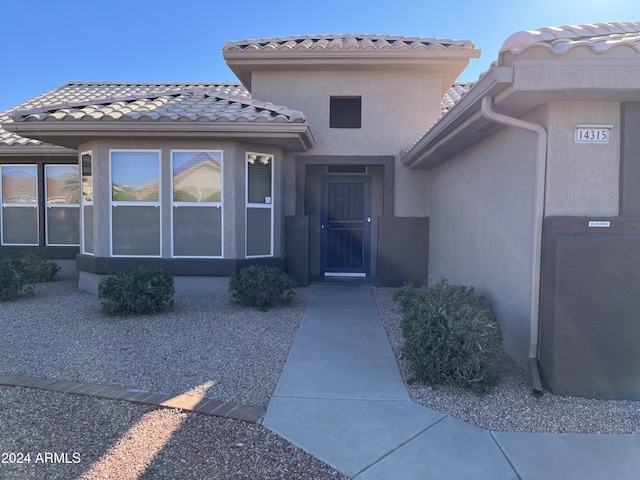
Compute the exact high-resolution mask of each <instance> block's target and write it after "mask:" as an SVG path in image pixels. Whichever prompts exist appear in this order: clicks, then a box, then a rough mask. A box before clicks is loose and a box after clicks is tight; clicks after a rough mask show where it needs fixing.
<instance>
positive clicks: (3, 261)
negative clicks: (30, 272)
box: [0, 257, 33, 302]
mask: <svg viewBox="0 0 640 480" xmlns="http://www.w3.org/2000/svg"><path fill="white" fill-rule="evenodd" d="M23 290H24V291H25V292H26V293H29V294H32V293H33V285H31V284H30V282H29V280H28V278H27V275H26V273H25V268H24V262H23V261H22V260H21V259H20V258H10V257H4V258H0V302H2V301H5V300H10V299H11V298H13V297H15V296H16V295H18V294H19V293H20V292H22V291H23Z"/></svg>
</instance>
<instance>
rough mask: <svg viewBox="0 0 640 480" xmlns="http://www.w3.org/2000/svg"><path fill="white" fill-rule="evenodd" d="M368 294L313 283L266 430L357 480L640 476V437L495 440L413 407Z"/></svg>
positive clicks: (347, 282) (515, 436)
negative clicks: (306, 308)
mask: <svg viewBox="0 0 640 480" xmlns="http://www.w3.org/2000/svg"><path fill="white" fill-rule="evenodd" d="M370 287H371V285H370V284H369V283H368V282H367V281H364V280H354V279H341V280H328V281H325V282H322V283H317V284H314V285H312V292H313V295H312V299H311V303H310V305H309V308H308V310H307V312H306V314H305V317H304V319H303V322H302V325H301V326H300V330H299V332H298V335H297V337H296V340H295V342H294V345H293V347H292V349H291V352H290V354H289V357H288V360H287V363H286V365H285V368H284V370H283V372H282V376H281V378H280V381H279V383H278V386H277V388H276V390H275V393H274V396H273V398H272V399H271V402H270V404H269V407H268V409H267V414H266V416H265V419H264V422H263V424H264V425H265V426H266V427H267V428H269V429H271V430H273V431H274V432H276V433H278V434H280V435H281V436H283V437H285V438H286V439H288V440H289V441H291V442H292V443H294V444H295V445H298V446H299V447H301V448H303V449H304V450H306V451H307V452H309V453H311V454H312V455H314V456H316V457H317V458H319V459H320V460H323V461H324V462H326V463H328V464H330V465H331V466H333V467H334V468H336V469H337V470H340V471H341V472H343V473H345V474H346V475H348V476H350V477H352V478H354V479H357V480H370V479H376V480H382V479H392V480H409V479H420V480H425V479H438V480H439V479H472V480H479V479H523V480H539V479H545V480H549V479H558V480H568V479H580V480H589V479H598V480H600V479H616V480H624V479H634V480H635V479H637V478H640V477H639V476H640V473H639V472H640V435H574V434H543V433H509V432H490V431H487V430H482V429H480V428H477V427H474V426H472V425H469V424H467V423H465V422H462V421H460V420H456V419H454V418H452V417H450V416H448V415H444V414H442V413H439V412H437V411H434V410H431V409H429V408H426V407H422V406H420V405H417V404H415V403H413V402H411V400H410V398H409V395H408V393H407V390H406V388H405V386H404V383H403V381H402V378H401V375H400V372H399V370H398V367H397V364H396V360H395V357H394V355H393V352H392V350H391V346H390V344H389V341H388V338H387V336H386V333H385V331H384V327H383V326H382V323H381V321H380V317H379V315H378V311H377V309H376V306H375V303H374V300H373V296H372V294H371V288H370Z"/></svg>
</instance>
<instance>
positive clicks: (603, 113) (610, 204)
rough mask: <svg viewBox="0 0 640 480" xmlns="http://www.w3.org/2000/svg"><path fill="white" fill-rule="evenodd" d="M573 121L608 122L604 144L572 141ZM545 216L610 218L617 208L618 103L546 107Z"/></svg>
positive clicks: (579, 103)
mask: <svg viewBox="0 0 640 480" xmlns="http://www.w3.org/2000/svg"><path fill="white" fill-rule="evenodd" d="M578 124H596V125H612V127H613V128H611V129H610V131H609V133H610V140H609V143H608V144H577V143H575V142H574V132H575V127H576V125H578ZM546 127H547V132H548V158H547V193H546V207H545V208H546V212H545V213H546V215H592V216H615V215H617V214H618V207H619V174H620V105H619V104H618V103H606V102H588V103H587V102H582V103H581V102H557V103H552V104H550V105H549V120H548V124H547V125H546Z"/></svg>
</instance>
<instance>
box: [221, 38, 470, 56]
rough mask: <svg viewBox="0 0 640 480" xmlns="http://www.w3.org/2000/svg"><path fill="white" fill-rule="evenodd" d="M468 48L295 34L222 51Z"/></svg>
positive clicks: (447, 42) (465, 45)
mask: <svg viewBox="0 0 640 480" xmlns="http://www.w3.org/2000/svg"><path fill="white" fill-rule="evenodd" d="M443 48H444V49H470V50H472V49H473V48H474V44H473V42H471V41H469V40H451V39H437V38H420V37H402V36H392V35H372V34H341V35H338V34H329V35H298V36H289V37H276V38H260V39H245V40H237V41H230V42H227V43H226V44H225V46H224V47H223V48H222V50H223V51H233V50H235V51H251V52H255V51H272V52H273V51H293V50H295V51H323V50H334V49H336V50H337V49H340V50H366V49H375V50H383V49H393V50H418V49H443Z"/></svg>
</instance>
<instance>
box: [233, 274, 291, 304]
mask: <svg viewBox="0 0 640 480" xmlns="http://www.w3.org/2000/svg"><path fill="white" fill-rule="evenodd" d="M296 286H297V284H296V281H295V280H294V279H293V278H292V277H290V276H289V275H287V274H286V273H285V272H283V271H282V270H281V269H279V268H277V267H270V266H267V265H252V266H250V267H245V268H243V269H242V270H240V272H239V273H233V274H232V275H231V279H230V280H229V292H230V293H231V299H232V300H234V301H236V302H237V303H239V304H240V305H243V306H245V307H254V308H257V309H258V310H262V311H265V310H267V309H268V308H269V307H271V306H274V305H289V304H291V302H292V301H293V299H294V297H295V295H296V290H295V288H296Z"/></svg>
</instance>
